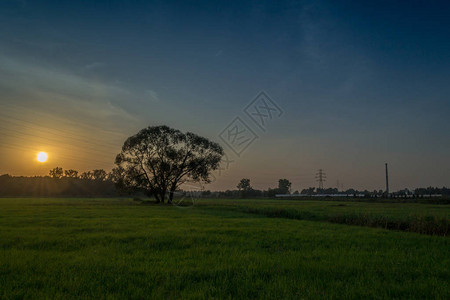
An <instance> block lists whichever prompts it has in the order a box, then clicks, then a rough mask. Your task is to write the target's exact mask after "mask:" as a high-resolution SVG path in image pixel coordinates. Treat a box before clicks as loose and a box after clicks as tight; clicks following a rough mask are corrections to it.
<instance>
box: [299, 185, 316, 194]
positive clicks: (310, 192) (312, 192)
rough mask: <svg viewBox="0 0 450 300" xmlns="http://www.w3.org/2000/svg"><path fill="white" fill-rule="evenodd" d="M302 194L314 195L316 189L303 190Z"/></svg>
mask: <svg viewBox="0 0 450 300" xmlns="http://www.w3.org/2000/svg"><path fill="white" fill-rule="evenodd" d="M301 194H302V195H314V194H315V188H313V187H310V188H307V189H303V190H302V191H301Z"/></svg>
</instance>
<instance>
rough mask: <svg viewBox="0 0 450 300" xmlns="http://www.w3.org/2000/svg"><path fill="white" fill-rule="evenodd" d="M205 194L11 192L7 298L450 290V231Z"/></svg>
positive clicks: (2, 256)
mask: <svg viewBox="0 0 450 300" xmlns="http://www.w3.org/2000/svg"><path fill="white" fill-rule="evenodd" d="M203 204H204V205H206V204H205V203H203ZM222 204H223V203H222ZM204 205H197V206H194V207H193V208H190V209H182V208H177V207H172V206H153V205H138V204H136V203H133V201H128V200H120V199H118V200H108V199H106V200H105V199H90V200H81V199H0V298H2V299H22V298H27V299H29V298H33V299H43V298H52V299H55V298H56V299H58V298H59V299H75V298H91V299H105V298H109V299H124V298H127V299H142V298H160V299H169V298H172V299H179V298H200V299H205V298H206V299H207V298H219V299H223V298H241V299H243V298H252V299H255V298H273V299H288V298H290V299H302V298H304V299H315V298H324V299H333V298H337V299H343V298H347V299H384V298H404V299H448V298H449V297H450V291H449V276H450V272H449V269H450V262H449V254H450V253H449V249H450V247H449V246H450V242H449V239H448V238H445V237H438V236H428V235H420V234H415V233H406V232H396V231H388V230H383V229H376V228H367V227H358V226H346V225H340V224H331V223H327V222H317V221H315V222H312V221H304V220H295V219H283V218H267V217H264V216H261V215H256V214H246V213H242V212H238V211H231V210H228V209H224V208H223V206H221V205H217V206H212V207H211V205H209V206H208V209H205V206H204ZM286 205H287V206H289V205H290V204H286Z"/></svg>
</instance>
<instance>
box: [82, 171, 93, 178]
mask: <svg viewBox="0 0 450 300" xmlns="http://www.w3.org/2000/svg"><path fill="white" fill-rule="evenodd" d="M80 178H81V179H85V180H92V179H93V175H92V172H91V171H88V172H83V173H81V175H80Z"/></svg>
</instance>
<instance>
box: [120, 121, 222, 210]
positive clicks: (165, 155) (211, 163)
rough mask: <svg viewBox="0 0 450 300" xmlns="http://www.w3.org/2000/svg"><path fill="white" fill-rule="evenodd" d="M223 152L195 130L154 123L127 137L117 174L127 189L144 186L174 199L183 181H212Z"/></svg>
mask: <svg viewBox="0 0 450 300" xmlns="http://www.w3.org/2000/svg"><path fill="white" fill-rule="evenodd" d="M223 154H224V152H223V149H222V147H221V146H220V145H219V144H217V143H215V142H212V141H210V140H208V139H207V138H204V137H201V136H198V135H196V134H194V133H191V132H187V133H183V132H181V131H179V130H177V129H173V128H170V127H168V126H150V127H147V128H144V129H142V130H141V131H139V132H138V133H137V134H135V135H133V136H131V137H129V138H128V139H127V140H126V141H125V143H124V144H123V147H122V151H121V153H119V154H118V155H117V157H116V161H115V163H116V165H117V167H116V168H115V169H114V170H113V177H114V180H115V181H116V183H117V185H118V186H119V187H121V188H123V189H128V190H130V189H131V190H136V189H137V190H144V191H146V192H147V193H148V194H149V195H153V196H154V197H155V198H156V200H157V202H161V203H164V202H165V199H167V200H168V202H169V203H170V202H172V199H173V195H174V192H175V190H176V189H178V188H179V187H180V186H181V185H182V184H183V183H186V182H187V181H193V182H206V183H207V182H210V175H211V172H212V171H213V170H216V169H217V168H218V167H219V164H220V161H221V159H222V156H223Z"/></svg>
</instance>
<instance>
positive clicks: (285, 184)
mask: <svg viewBox="0 0 450 300" xmlns="http://www.w3.org/2000/svg"><path fill="white" fill-rule="evenodd" d="M291 185H292V184H291V182H290V181H289V180H287V179H280V180H278V190H279V193H281V194H289V193H290V192H291Z"/></svg>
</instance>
